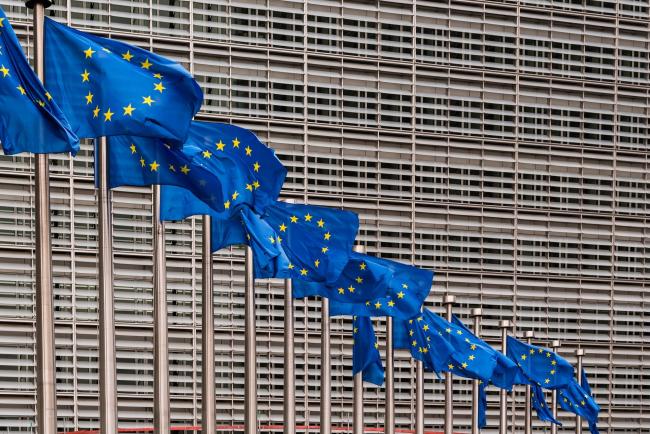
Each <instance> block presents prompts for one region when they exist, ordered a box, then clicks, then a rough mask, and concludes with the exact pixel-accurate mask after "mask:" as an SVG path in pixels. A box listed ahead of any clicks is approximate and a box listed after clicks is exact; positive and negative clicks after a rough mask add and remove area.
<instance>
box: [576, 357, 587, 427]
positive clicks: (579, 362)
mask: <svg viewBox="0 0 650 434" xmlns="http://www.w3.org/2000/svg"><path fill="white" fill-rule="evenodd" d="M584 355H585V350H584V349H582V348H578V349H577V350H576V357H577V358H578V384H579V385H581V386H582V357H583V356H584ZM576 434H582V419H581V418H580V416H577V415H576Z"/></svg>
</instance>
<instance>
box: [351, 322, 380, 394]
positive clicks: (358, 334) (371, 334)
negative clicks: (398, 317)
mask: <svg viewBox="0 0 650 434" xmlns="http://www.w3.org/2000/svg"><path fill="white" fill-rule="evenodd" d="M352 327H353V333H352V338H353V339H354V346H353V349H352V375H356V374H357V373H358V372H362V376H363V381H367V382H368V383H372V384H376V385H377V386H381V385H382V384H384V366H383V365H382V363H381V356H380V355H379V343H378V342H377V338H376V337H375V329H374V328H373V326H372V320H371V319H370V318H368V317H354V320H353V321H352Z"/></svg>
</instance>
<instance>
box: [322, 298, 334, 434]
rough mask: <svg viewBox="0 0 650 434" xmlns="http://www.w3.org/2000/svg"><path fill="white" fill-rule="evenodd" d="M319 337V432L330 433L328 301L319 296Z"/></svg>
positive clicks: (330, 365) (330, 377)
mask: <svg viewBox="0 0 650 434" xmlns="http://www.w3.org/2000/svg"><path fill="white" fill-rule="evenodd" d="M320 310H321V337H320V434H331V433H332V407H331V403H330V398H331V384H330V383H331V380H332V357H331V354H330V301H329V299H328V298H325V297H321V308H320Z"/></svg>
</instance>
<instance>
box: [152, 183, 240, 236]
mask: <svg viewBox="0 0 650 434" xmlns="http://www.w3.org/2000/svg"><path fill="white" fill-rule="evenodd" d="M204 214H207V215H210V216H213V217H215V218H219V217H221V214H220V213H218V212H217V211H215V210H214V209H212V208H211V207H210V206H209V205H208V204H207V203H205V202H203V201H202V200H201V199H199V198H198V197H196V196H195V195H194V194H192V192H191V191H189V190H187V189H185V188H182V187H176V186H173V185H162V186H161V187H160V220H162V221H177V220H183V219H186V218H188V217H192V216H195V215H204ZM233 228H235V229H238V228H241V225H240V226H233ZM238 232H239V234H240V239H241V240H242V241H241V242H235V241H233V242H232V243H230V244H244V242H245V241H243V240H244V239H245V233H244V230H243V228H242V229H240V230H239V231H238Z"/></svg>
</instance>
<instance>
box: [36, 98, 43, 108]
mask: <svg viewBox="0 0 650 434" xmlns="http://www.w3.org/2000/svg"><path fill="white" fill-rule="evenodd" d="M36 102H37V103H38V105H40V106H41V107H45V101H43V100H42V99H38V100H36Z"/></svg>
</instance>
